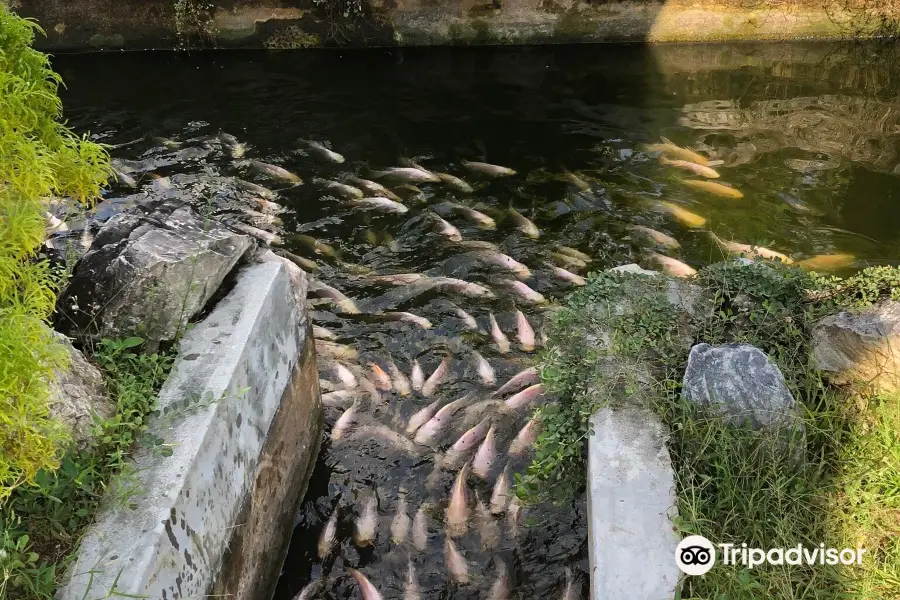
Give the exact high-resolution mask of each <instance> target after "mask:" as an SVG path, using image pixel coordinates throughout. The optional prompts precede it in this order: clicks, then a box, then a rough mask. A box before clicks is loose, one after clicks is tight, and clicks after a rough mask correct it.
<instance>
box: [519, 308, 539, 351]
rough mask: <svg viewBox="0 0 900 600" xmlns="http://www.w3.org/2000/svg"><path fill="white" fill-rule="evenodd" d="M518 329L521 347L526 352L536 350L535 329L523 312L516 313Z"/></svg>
mask: <svg viewBox="0 0 900 600" xmlns="http://www.w3.org/2000/svg"><path fill="white" fill-rule="evenodd" d="M516 329H517V330H518V336H519V347H520V348H522V350H524V351H525V352H531V351H532V350H534V348H535V340H534V329H532V328H531V324H529V323H528V319H526V318H525V315H524V314H523V313H522V311H521V310H517V311H516Z"/></svg>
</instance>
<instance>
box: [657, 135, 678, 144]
mask: <svg viewBox="0 0 900 600" xmlns="http://www.w3.org/2000/svg"><path fill="white" fill-rule="evenodd" d="M659 139H660V140H661V141H662V143H663V144H672V145H673V146H674V145H675V143H674V142H673V141H672V140H670V139H669V138H667V137H665V136H662V135H661V136H659Z"/></svg>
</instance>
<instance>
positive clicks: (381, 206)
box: [349, 197, 409, 214]
mask: <svg viewBox="0 0 900 600" xmlns="http://www.w3.org/2000/svg"><path fill="white" fill-rule="evenodd" d="M349 203H350V204H352V205H353V206H356V207H357V208H363V209H368V210H377V211H380V212H391V213H399V214H403V213H406V212H409V208H408V207H407V206H406V205H405V204H401V203H400V202H395V201H394V200H390V199H389V198H379V197H375V198H358V199H356V200H350V201H349Z"/></svg>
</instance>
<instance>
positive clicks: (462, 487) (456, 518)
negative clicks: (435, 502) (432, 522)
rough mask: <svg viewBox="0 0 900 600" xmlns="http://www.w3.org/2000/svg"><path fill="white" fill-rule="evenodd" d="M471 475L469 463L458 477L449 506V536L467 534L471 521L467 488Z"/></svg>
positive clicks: (447, 519) (447, 517)
mask: <svg viewBox="0 0 900 600" xmlns="http://www.w3.org/2000/svg"><path fill="white" fill-rule="evenodd" d="M468 475H469V463H466V464H464V465H463V468H462V469H460V471H459V473H458V474H457V475H456V481H455V482H454V483H453V491H452V492H451V494H450V504H448V505H447V515H446V525H447V535H448V536H450V537H459V536H461V535H465V534H466V529H467V528H468V521H469V494H468V492H467V488H466V477H467V476H468Z"/></svg>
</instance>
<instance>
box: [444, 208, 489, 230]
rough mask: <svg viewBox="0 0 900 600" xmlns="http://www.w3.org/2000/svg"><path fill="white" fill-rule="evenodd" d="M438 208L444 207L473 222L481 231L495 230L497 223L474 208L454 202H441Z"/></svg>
mask: <svg viewBox="0 0 900 600" xmlns="http://www.w3.org/2000/svg"><path fill="white" fill-rule="evenodd" d="M438 206H446V207H448V208H449V209H450V210H452V211H453V212H455V213H457V214H460V215H462V216H464V217H465V218H467V219H469V220H470V221H473V222H474V223H475V224H476V225H478V226H479V227H481V228H482V229H496V228H497V222H496V221H495V220H494V219H492V218H491V217H489V216H487V215H486V214H484V213H483V212H481V211H477V210H475V209H474V208H469V207H468V206H465V205H463V204H457V203H456V202H442V203H441V204H440V205H438Z"/></svg>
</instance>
